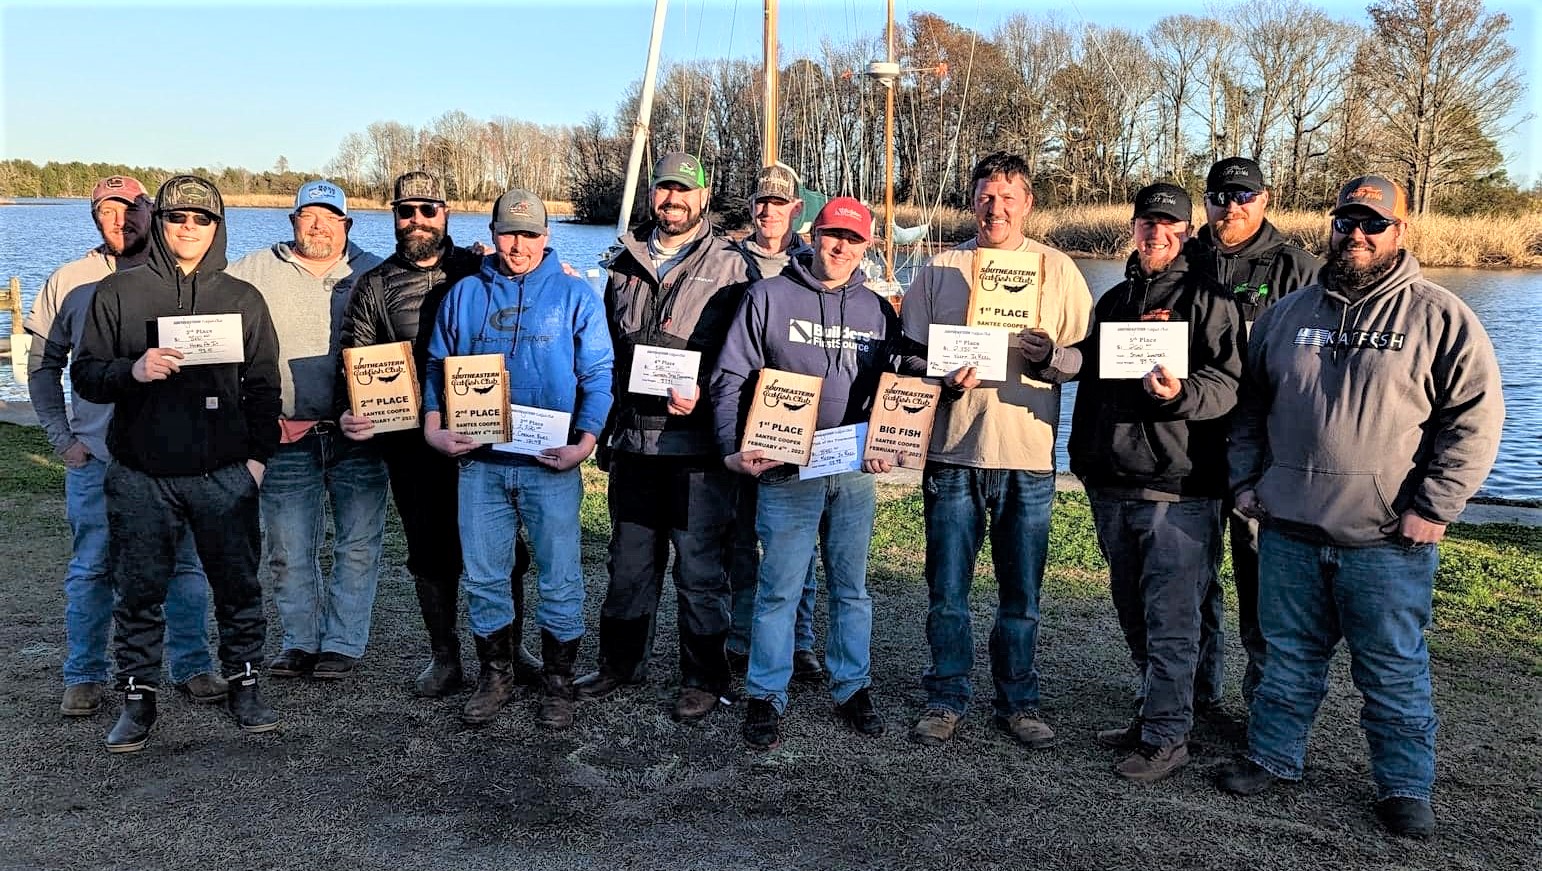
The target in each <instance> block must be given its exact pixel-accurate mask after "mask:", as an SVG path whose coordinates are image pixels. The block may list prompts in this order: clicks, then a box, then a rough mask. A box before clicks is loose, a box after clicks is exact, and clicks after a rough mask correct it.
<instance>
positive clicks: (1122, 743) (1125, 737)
mask: <svg viewBox="0 0 1542 871" xmlns="http://www.w3.org/2000/svg"><path fill="white" fill-rule="evenodd" d="M1097 741H1098V744H1099V745H1101V746H1103V747H1107V748H1108V749H1110V750H1119V751H1121V752H1124V753H1129V752H1130V751H1132V750H1134V749H1135V748H1136V747H1139V746H1140V718H1139V717H1136V718H1135V719H1133V720H1131V721H1130V724H1129V725H1128V726H1120V727H1119V728H1117V729H1104V730H1103V731H1101V732H1099V733H1098V738H1097Z"/></svg>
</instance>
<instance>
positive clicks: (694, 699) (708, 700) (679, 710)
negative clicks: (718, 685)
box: [675, 687, 717, 723]
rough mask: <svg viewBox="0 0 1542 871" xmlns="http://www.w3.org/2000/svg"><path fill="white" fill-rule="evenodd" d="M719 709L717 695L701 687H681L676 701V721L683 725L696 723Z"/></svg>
mask: <svg viewBox="0 0 1542 871" xmlns="http://www.w3.org/2000/svg"><path fill="white" fill-rule="evenodd" d="M716 707H717V693H714V692H711V691H710V690H704V689H702V688H701V687H681V688H680V695H679V696H678V697H677V698H676V699H675V719H676V720H677V721H679V722H681V723H694V722H696V721H697V720H700V719H701V718H703V717H705V716H707V715H708V714H710V713H712V710H713V709H714V708H716Z"/></svg>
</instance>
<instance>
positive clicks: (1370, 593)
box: [1248, 526, 1439, 801]
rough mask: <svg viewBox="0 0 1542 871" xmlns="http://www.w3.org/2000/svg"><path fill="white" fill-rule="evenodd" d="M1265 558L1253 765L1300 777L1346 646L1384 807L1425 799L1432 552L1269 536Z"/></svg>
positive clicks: (1432, 722)
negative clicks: (1337, 657) (1265, 650)
mask: <svg viewBox="0 0 1542 871" xmlns="http://www.w3.org/2000/svg"><path fill="white" fill-rule="evenodd" d="M1258 556H1259V571H1260V575H1259V585H1258V586H1259V590H1258V615H1259V624H1260V626H1261V627H1262V629H1263V633H1264V640H1265V641H1266V642H1267V643H1268V645H1269V656H1268V658H1267V659H1266V660H1265V661H1264V675H1263V682H1262V683H1260V684H1259V685H1258V690H1257V692H1255V693H1254V695H1253V705H1252V708H1251V710H1250V716H1249V721H1248V758H1250V759H1252V760H1253V761H1254V762H1256V763H1257V764H1259V765H1260V766H1262V767H1263V768H1264V769H1266V770H1267V771H1269V772H1270V773H1271V774H1273V775H1275V776H1276V777H1283V778H1286V779H1288V780H1299V779H1300V778H1301V773H1302V770H1303V769H1304V768H1305V764H1306V743H1307V736H1308V735H1309V734H1310V732H1311V730H1312V722H1313V721H1314V720H1315V719H1316V718H1317V709H1318V707H1319V706H1320V705H1321V704H1322V700H1323V696H1324V695H1326V693H1327V691H1328V663H1329V661H1330V660H1332V659H1333V652H1334V650H1335V649H1336V648H1337V647H1338V642H1339V639H1340V638H1342V639H1343V640H1344V643H1345V645H1346V646H1348V648H1349V670H1350V675H1351V676H1352V677H1353V678H1354V682H1355V686H1356V687H1357V688H1358V689H1359V690H1360V694H1361V695H1362V696H1363V697H1364V700H1365V701H1364V705H1363V706H1362V707H1361V708H1360V726H1361V728H1363V729H1365V737H1366V741H1367V743H1368V744H1369V745H1370V752H1371V775H1372V777H1374V778H1375V780H1376V798H1377V800H1378V801H1379V800H1381V799H1385V798H1392V797H1404V798H1415V799H1423V800H1426V801H1427V800H1429V797H1430V792H1431V791H1432V790H1433V788H1434V785H1435V726H1436V719H1435V704H1434V698H1433V694H1432V692H1431V690H1430V658H1429V649H1428V648H1427V647H1425V643H1424V630H1425V629H1426V628H1427V627H1428V626H1429V624H1430V609H1431V597H1432V590H1433V588H1434V583H1435V566H1436V563H1437V562H1438V559H1439V555H1438V553H1437V551H1436V548H1435V546H1434V545H1423V546H1419V547H1411V548H1410V547H1404V546H1403V545H1400V544H1394V543H1391V542H1388V543H1387V544H1379V545H1375V546H1373V547H1335V546H1332V545H1322V544H1316V543H1314V542H1311V541H1307V540H1305V539H1301V538H1297V537H1295V536H1291V535H1287V534H1285V533H1282V532H1280V531H1278V530H1275V529H1270V528H1269V527H1268V526H1265V527H1264V529H1263V532H1262V534H1261V535H1260V540H1259V552H1258Z"/></svg>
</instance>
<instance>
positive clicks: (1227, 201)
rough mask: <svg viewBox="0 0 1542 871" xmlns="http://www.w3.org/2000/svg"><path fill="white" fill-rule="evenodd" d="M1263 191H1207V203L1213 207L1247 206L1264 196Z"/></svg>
mask: <svg viewBox="0 0 1542 871" xmlns="http://www.w3.org/2000/svg"><path fill="white" fill-rule="evenodd" d="M1263 193H1264V192H1263V191H1206V192H1205V201H1206V202H1208V203H1209V204H1210V205H1212V206H1220V207H1222V208H1225V207H1226V206H1229V205H1231V204H1232V203H1236V204H1237V205H1239V206H1245V205H1247V204H1248V203H1251V202H1252V201H1254V200H1256V199H1258V198H1259V197H1261V196H1263Z"/></svg>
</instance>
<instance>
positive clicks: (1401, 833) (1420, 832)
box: [1376, 796, 1435, 840]
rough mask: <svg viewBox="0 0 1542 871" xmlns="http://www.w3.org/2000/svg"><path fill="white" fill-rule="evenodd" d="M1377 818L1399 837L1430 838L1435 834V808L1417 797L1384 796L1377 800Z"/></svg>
mask: <svg viewBox="0 0 1542 871" xmlns="http://www.w3.org/2000/svg"><path fill="white" fill-rule="evenodd" d="M1376 819H1378V820H1380V821H1381V824H1382V826H1383V827H1384V828H1385V829H1386V830H1387V831H1389V832H1391V833H1392V834H1394V835H1397V836H1398V837H1399V838H1419V839H1421V840H1422V839H1424V838H1428V837H1430V836H1431V835H1433V834H1435V810H1434V808H1431V807H1430V803H1429V802H1427V801H1424V800H1422V799H1417V798H1404V797H1402V796H1397V797H1394V798H1384V799H1382V800H1381V801H1378V802H1376Z"/></svg>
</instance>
